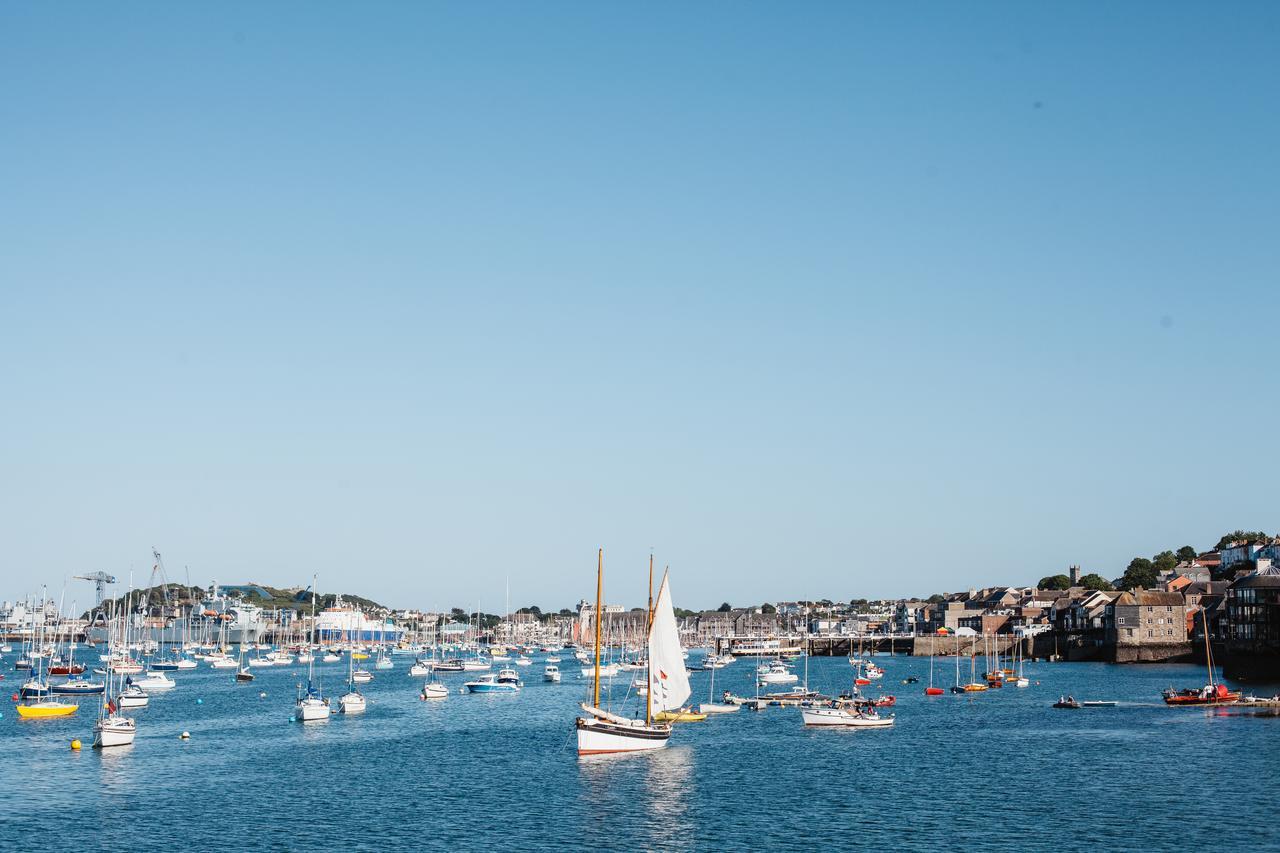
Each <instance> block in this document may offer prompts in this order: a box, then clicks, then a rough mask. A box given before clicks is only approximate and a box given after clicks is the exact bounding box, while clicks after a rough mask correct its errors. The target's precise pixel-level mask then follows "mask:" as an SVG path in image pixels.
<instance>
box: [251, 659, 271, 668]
mask: <svg viewBox="0 0 1280 853" xmlns="http://www.w3.org/2000/svg"><path fill="white" fill-rule="evenodd" d="M248 665H249V666H251V667H253V668H254V669H265V668H266V667H269V666H275V665H276V662H275V659H274V658H263V657H257V658H249V664H248Z"/></svg>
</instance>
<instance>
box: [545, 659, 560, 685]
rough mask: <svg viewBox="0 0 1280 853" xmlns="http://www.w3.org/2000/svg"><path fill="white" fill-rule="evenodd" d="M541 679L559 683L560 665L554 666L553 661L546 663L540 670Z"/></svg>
mask: <svg viewBox="0 0 1280 853" xmlns="http://www.w3.org/2000/svg"><path fill="white" fill-rule="evenodd" d="M542 680H543V681H550V682H552V683H554V684H559V683H560V667H558V666H556V665H555V664H553V663H549V664H547V666H546V668H545V669H543V670H542Z"/></svg>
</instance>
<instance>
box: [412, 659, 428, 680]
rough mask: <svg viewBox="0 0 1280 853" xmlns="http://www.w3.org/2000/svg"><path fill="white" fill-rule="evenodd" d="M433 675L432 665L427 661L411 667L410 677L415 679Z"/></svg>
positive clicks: (417, 662)
mask: <svg viewBox="0 0 1280 853" xmlns="http://www.w3.org/2000/svg"><path fill="white" fill-rule="evenodd" d="M430 674H431V664H429V663H427V662H425V661H420V660H418V661H414V662H413V666H411V667H409V675H410V676H411V677H413V678H422V677H423V676H424V675H430Z"/></svg>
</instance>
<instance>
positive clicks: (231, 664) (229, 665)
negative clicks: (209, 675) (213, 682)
mask: <svg viewBox="0 0 1280 853" xmlns="http://www.w3.org/2000/svg"><path fill="white" fill-rule="evenodd" d="M209 666H210V667H212V668H213V669H235V668H236V660H235V658H210V659H209Z"/></svg>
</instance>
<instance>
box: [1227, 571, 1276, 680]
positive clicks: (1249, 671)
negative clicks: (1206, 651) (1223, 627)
mask: <svg viewBox="0 0 1280 853" xmlns="http://www.w3.org/2000/svg"><path fill="white" fill-rule="evenodd" d="M1226 611H1227V625H1228V637H1227V655H1226V660H1225V661H1224V662H1223V663H1224V672H1225V675H1226V676H1227V677H1228V678H1239V679H1242V680H1248V681H1252V680H1271V681H1274V680H1280V567H1277V566H1275V565H1272V564H1271V561H1270V560H1269V559H1267V558H1264V559H1263V560H1260V561H1259V567H1258V569H1257V570H1256V571H1254V572H1252V573H1251V574H1248V575H1245V576H1244V577H1241V578H1237V579H1236V580H1235V581H1233V582H1232V583H1231V585H1230V586H1229V587H1228V588H1227V591H1226Z"/></svg>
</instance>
